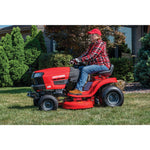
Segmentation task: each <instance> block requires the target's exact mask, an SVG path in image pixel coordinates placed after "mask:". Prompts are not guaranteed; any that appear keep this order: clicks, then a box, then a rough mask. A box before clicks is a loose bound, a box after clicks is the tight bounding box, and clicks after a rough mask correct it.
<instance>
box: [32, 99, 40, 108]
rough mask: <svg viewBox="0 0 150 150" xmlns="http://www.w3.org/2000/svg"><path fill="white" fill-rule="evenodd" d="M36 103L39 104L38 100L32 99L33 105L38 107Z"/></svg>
mask: <svg viewBox="0 0 150 150" xmlns="http://www.w3.org/2000/svg"><path fill="white" fill-rule="evenodd" d="M38 103H39V98H34V99H33V105H34V106H38Z"/></svg>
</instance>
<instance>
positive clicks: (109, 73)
mask: <svg viewBox="0 0 150 150" xmlns="http://www.w3.org/2000/svg"><path fill="white" fill-rule="evenodd" d="M113 70H114V65H113V64H111V66H110V69H109V70H108V71H100V72H96V73H94V75H102V76H111V75H112V73H113Z"/></svg>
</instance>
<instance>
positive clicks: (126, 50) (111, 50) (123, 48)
mask: <svg viewBox="0 0 150 150" xmlns="http://www.w3.org/2000/svg"><path fill="white" fill-rule="evenodd" d="M130 51H131V50H130V49H129V48H128V45H127V44H125V43H122V44H121V45H118V57H120V58H121V57H122V53H130ZM108 55H109V57H110V58H112V57H115V48H109V51H108Z"/></svg>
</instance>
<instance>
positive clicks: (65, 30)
mask: <svg viewBox="0 0 150 150" xmlns="http://www.w3.org/2000/svg"><path fill="white" fill-rule="evenodd" d="M118 27H119V26H106V25H101V26H100V25H82V26H81V25H74V26H73V25H72V26H71V25H69V26H67V25H62V26H59V25H58V26H46V29H45V30H46V34H47V36H49V37H50V39H54V40H56V41H57V44H58V49H61V50H64V51H66V52H69V53H71V54H72V55H74V56H75V57H77V56H79V55H81V54H82V53H83V52H84V51H85V49H87V47H88V45H89V38H88V34H87V32H88V31H89V30H91V29H93V28H98V29H100V30H101V32H102V39H103V40H104V41H106V43H107V48H108V49H109V48H114V47H115V46H116V45H121V44H122V43H123V42H124V43H125V36H124V34H123V33H121V32H119V31H117V29H118ZM109 36H113V37H114V39H115V41H114V42H113V43H111V42H110V40H109V38H108V37H109Z"/></svg>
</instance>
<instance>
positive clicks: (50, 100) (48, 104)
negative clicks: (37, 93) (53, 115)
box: [39, 95, 58, 111]
mask: <svg viewBox="0 0 150 150" xmlns="http://www.w3.org/2000/svg"><path fill="white" fill-rule="evenodd" d="M57 108H58V101H57V99H56V98H55V97H54V96H52V95H44V96H42V97H41V98H40V100H39V109H40V110H44V111H50V110H57Z"/></svg>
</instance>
